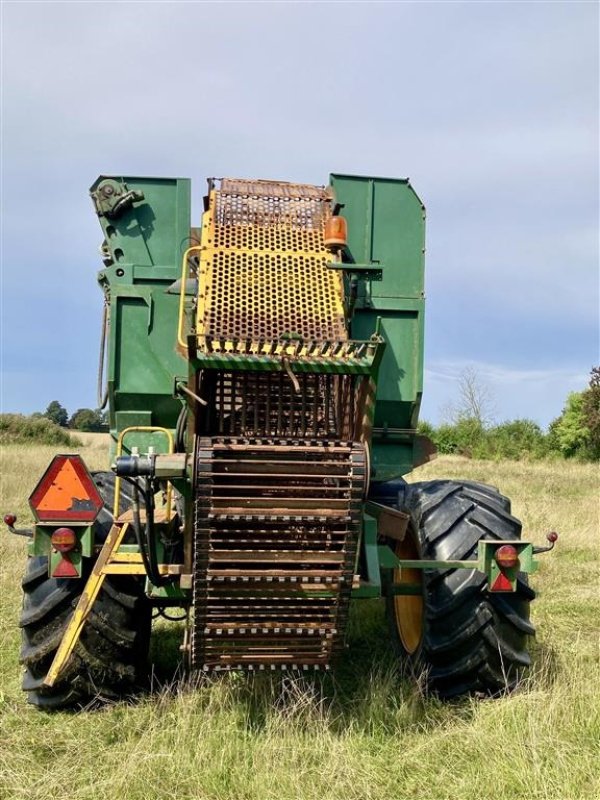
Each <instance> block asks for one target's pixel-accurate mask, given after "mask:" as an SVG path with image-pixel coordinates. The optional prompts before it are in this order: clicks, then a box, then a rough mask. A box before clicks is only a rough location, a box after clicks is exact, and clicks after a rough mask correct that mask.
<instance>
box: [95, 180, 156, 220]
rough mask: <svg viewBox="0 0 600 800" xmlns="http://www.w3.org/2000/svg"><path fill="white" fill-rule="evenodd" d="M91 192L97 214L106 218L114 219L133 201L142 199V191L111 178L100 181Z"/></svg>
mask: <svg viewBox="0 0 600 800" xmlns="http://www.w3.org/2000/svg"><path fill="white" fill-rule="evenodd" d="M91 194H92V200H93V201H94V205H95V206H96V212H97V213H98V216H99V217H102V216H104V217H107V218H108V219H116V218H117V217H119V216H120V215H121V214H122V213H123V212H124V211H126V210H127V209H128V208H131V206H132V205H133V204H134V203H139V202H140V201H141V200H143V199H144V193H143V192H138V191H136V190H133V189H132V190H128V189H127V185H126V184H125V183H121V182H119V181H114V180H111V179H107V180H104V181H102V183H101V184H100V185H99V186H98V188H97V189H96V191H95V192H92V193H91Z"/></svg>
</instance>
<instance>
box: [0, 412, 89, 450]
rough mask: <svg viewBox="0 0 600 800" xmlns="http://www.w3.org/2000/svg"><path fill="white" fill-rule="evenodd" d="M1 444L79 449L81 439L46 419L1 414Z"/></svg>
mask: <svg viewBox="0 0 600 800" xmlns="http://www.w3.org/2000/svg"><path fill="white" fill-rule="evenodd" d="M0 443H1V444H33V443H37V444H52V445H67V446H68V447H78V446H79V445H81V442H80V441H79V439H76V438H75V437H72V436H69V434H68V433H67V432H66V431H65V430H63V429H62V428H61V427H60V426H59V425H55V423H54V422H51V421H50V420H49V419H47V418H46V417H39V416H31V417H26V416H24V415H23V414H0Z"/></svg>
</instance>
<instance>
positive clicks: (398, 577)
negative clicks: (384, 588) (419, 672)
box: [394, 530, 424, 655]
mask: <svg viewBox="0 0 600 800" xmlns="http://www.w3.org/2000/svg"><path fill="white" fill-rule="evenodd" d="M395 553H396V555H397V556H398V558H402V559H418V558H419V550H418V548H417V545H416V543H415V541H414V538H413V535H412V533H411V531H410V530H408V531H407V533H406V536H405V537H404V540H403V541H401V542H396V548H395ZM422 572H423V571H422V570H420V569H411V568H407V567H404V568H403V569H395V570H394V583H402V584H405V585H407V586H411V587H419V589H420V590H421V591H420V593H419V594H405V595H402V594H397V595H395V596H394V619H395V622H396V630H397V631H398V636H399V637H400V641H401V642H402V646H403V648H404V649H405V650H406V652H407V653H408V654H409V655H413V654H414V653H416V652H417V650H418V649H419V646H420V644H421V641H422V639H423V619H424V602H423V592H422V590H423V574H422Z"/></svg>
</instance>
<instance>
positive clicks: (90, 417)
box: [69, 408, 105, 433]
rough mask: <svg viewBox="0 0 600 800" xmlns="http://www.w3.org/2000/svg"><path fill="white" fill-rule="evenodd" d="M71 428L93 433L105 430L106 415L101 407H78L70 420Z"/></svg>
mask: <svg viewBox="0 0 600 800" xmlns="http://www.w3.org/2000/svg"><path fill="white" fill-rule="evenodd" d="M69 428H73V429H74V430H77V431H88V432H91V433H93V432H97V431H101V430H104V428H105V421H104V415H103V414H102V412H101V411H100V410H99V409H96V410H95V411H94V410H93V409H91V408H78V409H77V411H75V413H74V414H73V415H72V417H71V419H70V420H69Z"/></svg>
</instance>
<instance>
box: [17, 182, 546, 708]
mask: <svg viewBox="0 0 600 800" xmlns="http://www.w3.org/2000/svg"><path fill="white" fill-rule="evenodd" d="M190 195H191V188H190V181H189V180H187V179H162V178H160V179H159V178H136V177H124V176H119V177H106V176H102V177H100V178H98V179H97V180H96V182H95V183H94V184H93V186H92V188H91V197H92V201H93V204H94V209H95V212H96V214H97V216H98V220H99V222H100V225H101V227H102V231H103V234H104V241H103V244H102V248H101V255H102V260H103V267H102V269H101V270H100V272H99V274H98V282H99V284H100V287H101V289H102V291H103V293H104V300H105V305H104V319H103V337H102V348H101V358H100V363H101V369H100V380H99V384H100V386H99V389H100V395H101V398H102V400H101V403H102V404H105V403H108V408H109V419H110V437H111V454H110V456H111V460H112V464H113V466H112V470H111V471H110V472H95V473H90V472H89V471H88V469H87V468H86V466H85V464H84V462H83V460H82V458H81V457H80V456H79V455H73V454H64V455H58V456H56V457H55V458H54V459H53V461H52V463H51V464H50V465H49V467H48V469H47V471H46V473H45V474H44V475H43V477H42V478H41V480H40V482H39V483H38V485H37V487H36V489H35V490H34V492H33V494H32V496H31V497H30V505H31V508H32V512H33V514H34V516H35V519H36V522H35V525H34V528H33V530H32V531H30V532H27V531H18V530H15V517H14V515H10V514H9V515H7V517H6V518H5V521H6V522H7V524H8V526H9V528H10V529H11V530H12V531H13V532H15V533H19V532H21V533H25V534H27V533H29V535H30V536H31V541H30V545H29V557H28V560H27V568H26V572H25V577H24V579H23V592H24V600H23V612H22V616H21V623H20V624H21V628H22V634H23V647H22V652H21V660H22V663H23V665H24V667H25V674H24V681H23V689H24V690H25V691H26V692H27V693H28V696H29V700H30V701H31V702H32V703H34V704H35V705H38V706H40V707H42V708H46V709H56V708H64V707H69V706H77V705H82V704H86V703H89V702H90V701H91V700H93V699H94V698H114V697H119V696H123V695H127V694H130V693H132V692H133V691H135V690H136V689H137V688H138V687H140V686H143V685H144V680H145V676H146V675H147V673H148V657H149V643H150V632H151V622H152V618H153V616H157V615H162V616H163V617H166V618H167V619H184V620H185V626H182V627H184V635H183V641H182V645H181V649H182V652H183V656H184V661H185V664H186V666H187V668H188V669H189V670H190V671H194V672H207V673H213V672H216V671H228V670H245V671H261V670H268V671H280V670H292V671H294V672H301V673H306V672H311V673H312V672H313V671H315V670H323V669H325V670H326V669H329V668H330V666H332V665H334V664H335V661H336V659H337V658H351V657H352V652H351V650H345V640H344V637H345V630H346V626H347V620H348V613H349V607H350V603H351V602H352V601H353V600H355V599H356V600H358V599H361V598H383V600H384V602H385V604H386V608H387V614H388V617H389V623H390V646H391V647H393V648H395V650H396V651H397V654H398V657H399V658H401V659H402V661H403V663H404V664H407V665H409V666H410V668H411V670H412V671H419V672H422V673H423V674H424V675H425V676H426V682H427V685H428V687H429V689H430V690H431V691H433V692H435V693H436V694H438V695H439V696H441V697H452V696H456V695H460V694H465V693H475V694H486V695H496V694H498V693H501V692H504V691H506V690H508V689H510V688H512V687H513V686H515V685H516V684H517V683H518V682H519V680H520V677H521V675H522V673H523V670H524V669H525V668H526V667H527V665H528V664H529V661H530V659H529V655H528V652H527V640H528V637H530V636H532V635H533V633H534V629H533V627H532V625H531V623H530V621H529V605H530V601H531V600H532V598H533V596H534V593H533V591H532V590H531V589H530V588H529V586H528V580H527V577H528V573H530V572H532V571H533V570H534V569H535V567H536V561H535V559H534V555H535V554H536V553H538V552H541V551H543V550H549V549H551V547H552V546H553V543H554V540H555V539H556V534H554V533H551V534H548V539H549V544H548V545H546V546H544V547H537V548H536V547H534V546H533V545H532V544H530V543H528V542H525V541H522V540H521V525H520V523H519V521H518V520H517V519H515V517H513V516H512V515H511V513H510V502H509V500H508V499H507V498H506V497H504V496H503V495H501V494H500V493H499V492H498V491H497V490H496V489H493V488H491V487H489V486H485V485H483V484H477V483H473V482H470V481H449V480H434V481H430V482H421V483H412V484H408V483H406V482H405V481H404V480H403V478H402V476H403V475H406V474H407V473H409V472H410V471H411V470H412V469H413V468H414V467H416V466H418V465H420V464H423V463H425V462H426V461H428V460H429V459H431V458H432V457H433V455H434V448H433V446H432V444H431V442H430V441H429V440H427V439H426V438H425V437H423V436H420V435H418V434H417V432H416V428H417V420H418V414H419V406H420V402H421V394H422V381H423V313H424V292H423V271H424V252H425V251H424V231H425V209H424V206H423V204H422V203H421V201H420V199H419V198H418V196H417V195H416V193H415V191H414V190H413V188H412V186H411V185H410V183H409V182H408V181H407V180H394V179H389V178H375V177H358V176H351V175H338V174H335V175H331V176H330V181H329V185H328V186H325V187H323V186H312V185H302V184H294V183H284V182H278V181H264V180H238V179H219V180H214V179H211V180H209V181H208V192H207V195H206V197H205V198H204V213H203V215H202V220H201V226H200V227H192V226H191V215H190Z"/></svg>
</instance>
